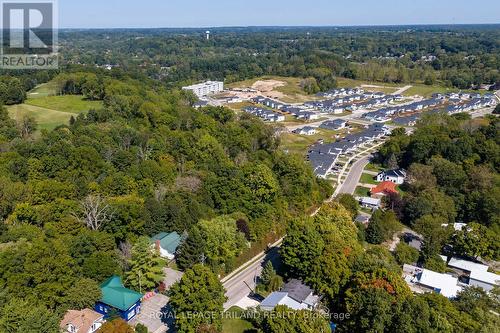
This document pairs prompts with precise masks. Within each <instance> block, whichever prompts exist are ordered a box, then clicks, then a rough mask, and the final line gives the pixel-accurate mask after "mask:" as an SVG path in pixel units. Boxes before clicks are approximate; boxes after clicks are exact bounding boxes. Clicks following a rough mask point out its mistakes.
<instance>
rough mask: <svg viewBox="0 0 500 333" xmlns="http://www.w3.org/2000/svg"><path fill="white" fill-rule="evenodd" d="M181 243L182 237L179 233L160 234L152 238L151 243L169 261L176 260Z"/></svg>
mask: <svg viewBox="0 0 500 333" xmlns="http://www.w3.org/2000/svg"><path fill="white" fill-rule="evenodd" d="M181 241H182V237H181V235H179V234H178V233H177V232H171V233H166V232H160V233H159V234H157V235H154V236H153V237H152V238H151V242H152V243H153V244H154V246H155V247H156V249H157V250H159V251H160V256H161V257H162V258H167V259H169V260H172V259H174V257H175V253H176V251H177V248H178V247H179V245H180V244H181Z"/></svg>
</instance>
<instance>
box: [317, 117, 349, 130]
mask: <svg viewBox="0 0 500 333" xmlns="http://www.w3.org/2000/svg"><path fill="white" fill-rule="evenodd" d="M346 125H347V121H346V120H343V119H335V120H327V121H325V122H323V123H322V124H321V125H320V126H319V127H320V128H323V129H327V130H332V131H338V130H341V129H343V128H345V127H346Z"/></svg>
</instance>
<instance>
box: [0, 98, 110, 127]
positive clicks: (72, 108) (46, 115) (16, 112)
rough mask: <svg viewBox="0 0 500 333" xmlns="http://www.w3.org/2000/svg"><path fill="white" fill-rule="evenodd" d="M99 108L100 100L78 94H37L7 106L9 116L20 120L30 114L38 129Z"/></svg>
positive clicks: (65, 122) (67, 121) (62, 123)
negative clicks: (21, 102) (19, 102)
mask: <svg viewBox="0 0 500 333" xmlns="http://www.w3.org/2000/svg"><path fill="white" fill-rule="evenodd" d="M28 96H29V95H28ZM100 108H102V102H100V101H88V100H85V99H84V97H83V96H78V95H65V96H44V97H42V96H38V97H36V98H28V99H27V100H26V102H25V103H24V104H19V105H11V106H8V107H7V109H8V111H9V115H10V116H11V118H13V119H15V120H21V119H22V118H23V117H24V116H25V115H29V116H32V117H33V118H35V120H36V121H37V123H38V129H46V130H52V129H54V128H56V127H57V126H59V125H64V124H68V123H69V120H70V118H71V116H76V115H77V114H79V113H81V112H87V111H89V110H91V109H100Z"/></svg>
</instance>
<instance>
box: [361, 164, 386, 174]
mask: <svg viewBox="0 0 500 333" xmlns="http://www.w3.org/2000/svg"><path fill="white" fill-rule="evenodd" d="M365 170H368V171H374V172H380V171H383V170H384V168H383V167H382V166H381V165H380V164H375V163H368V164H367V165H366V167H365Z"/></svg>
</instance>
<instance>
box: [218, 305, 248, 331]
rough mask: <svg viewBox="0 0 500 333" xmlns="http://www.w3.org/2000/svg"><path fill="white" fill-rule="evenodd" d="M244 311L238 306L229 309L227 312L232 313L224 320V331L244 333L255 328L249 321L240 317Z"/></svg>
mask: <svg viewBox="0 0 500 333" xmlns="http://www.w3.org/2000/svg"><path fill="white" fill-rule="evenodd" d="M242 312H243V310H241V309H240V308H237V307H232V308H230V309H229V310H227V312H226V314H230V316H229V315H228V316H227V317H226V318H223V320H222V332H223V333H244V332H245V331H247V330H251V329H253V328H254V327H253V325H252V323H250V322H249V321H247V320H244V319H241V318H238V315H239V314H241V313H242Z"/></svg>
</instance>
